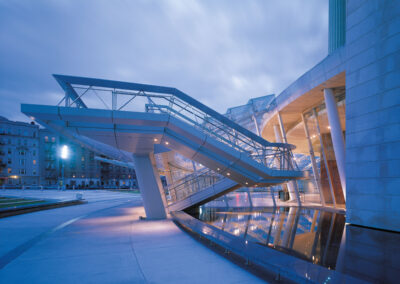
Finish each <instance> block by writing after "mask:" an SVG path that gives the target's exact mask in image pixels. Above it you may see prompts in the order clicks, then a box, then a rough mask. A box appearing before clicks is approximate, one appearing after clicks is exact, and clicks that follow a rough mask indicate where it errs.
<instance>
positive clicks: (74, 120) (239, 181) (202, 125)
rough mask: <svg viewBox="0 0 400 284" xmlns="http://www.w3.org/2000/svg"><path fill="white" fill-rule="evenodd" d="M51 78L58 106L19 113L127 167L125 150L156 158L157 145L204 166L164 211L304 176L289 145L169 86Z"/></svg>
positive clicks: (172, 187)
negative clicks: (61, 94)
mask: <svg viewBox="0 0 400 284" xmlns="http://www.w3.org/2000/svg"><path fill="white" fill-rule="evenodd" d="M54 77H55V78H56V80H57V81H58V82H59V84H60V85H61V86H62V88H63V89H64V91H65V96H64V98H63V99H62V100H61V101H60V103H59V104H58V105H57V106H43V105H22V107H21V108H22V112H24V113H25V114H27V115H28V116H30V117H34V118H35V119H36V120H37V121H38V122H39V123H41V124H42V125H44V126H46V127H48V128H50V129H53V130H54V131H57V132H59V133H61V134H62V135H65V136H67V137H69V138H71V139H74V140H75V141H78V142H79V143H81V144H84V145H85V146H87V147H90V148H91V149H92V150H95V151H97V152H100V153H102V154H105V155H106V156H109V157H111V158H114V159H119V160H121V161H123V162H132V153H133V154H141V153H148V152H152V151H153V152H155V153H157V151H158V150H157V149H159V148H160V147H161V148H164V150H162V151H174V152H176V153H179V154H180V155H182V156H183V157H185V158H186V159H188V160H191V161H194V162H195V163H197V164H198V165H201V166H202V167H203V168H202V169H201V170H200V171H195V172H193V173H190V174H189V175H186V176H185V177H184V178H183V179H180V180H177V181H172V182H170V184H168V188H167V190H166V200H167V203H168V208H169V210H170V211H174V210H182V209H184V208H187V207H190V206H194V205H198V204H201V203H204V202H206V201H209V200H212V199H213V198H216V197H218V196H220V195H222V194H224V193H226V192H229V191H231V190H234V189H236V188H238V187H252V186H253V187H254V186H270V185H276V184H279V183H282V182H285V181H287V180H291V179H299V178H302V176H303V174H302V172H301V171H299V170H298V169H297V168H296V166H295V165H294V163H293V162H292V151H291V150H292V148H293V146H292V145H289V144H284V143H270V142H268V141H266V140H264V139H263V138H261V137H259V136H257V135H255V134H254V133H253V132H251V131H249V130H247V129H245V128H243V127H241V126H240V125H238V124H236V123H235V122H233V121H231V120H229V119H228V118H226V117H225V116H223V115H221V114H219V113H218V112H216V111H214V110H212V109H211V108H209V107H207V106H205V105H203V104H202V103H200V102H198V101H197V100H195V99H193V98H192V97H190V96H188V95H186V94H184V93H183V92H181V91H179V90H177V89H175V88H169V87H161V86H153V85H144V84H136V83H127V82H118V81H109V80H102V79H92V78H83V77H72V76H62V75H54ZM84 99H85V102H84V101H83V100H84ZM62 104H64V106H61V105H62ZM186 174H187V173H186Z"/></svg>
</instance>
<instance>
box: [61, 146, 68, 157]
mask: <svg viewBox="0 0 400 284" xmlns="http://www.w3.org/2000/svg"><path fill="white" fill-rule="evenodd" d="M68 156H69V149H68V146H67V145H64V146H62V147H61V159H64V160H65V159H68Z"/></svg>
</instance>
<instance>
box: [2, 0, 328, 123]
mask: <svg viewBox="0 0 400 284" xmlns="http://www.w3.org/2000/svg"><path fill="white" fill-rule="evenodd" d="M327 35H328V1H321V0H290V1H279V0H275V1H273V0H269V1H267V0H259V1H239V0H237V1H232V0H227V1H211V0H210V1H191V0H182V1H144V0H143V1H133V0H132V1H128V0H126V1H98V0H96V1H94V0H93V1H78V0H76V1H73V0H70V1H66V0H63V1H61V0H57V1H38V0H35V1H28V0H25V1H7V0H0V97H1V108H0V115H1V116H5V117H7V118H8V119H11V120H24V121H28V118H26V117H25V115H23V114H21V113H20V104H21V103H37V104H53V105H54V104H56V103H57V102H58V101H59V100H60V99H61V98H62V94H63V92H62V90H61V88H60V87H59V85H58V84H57V83H56V81H55V80H54V79H53V77H52V76H51V74H53V73H57V74H67V75H76V76H87V77H98V78H106V79H113V80H120V81H130V82H138V83H147V84H155V85H165V86H171V87H176V88H178V89H180V90H182V91H183V92H185V93H187V94H188V95H190V96H193V97H194V98H196V99H198V100H200V101H201V102H203V103H205V104H207V105H208V106H210V107H212V108H214V109H216V110H217V111H219V112H222V113H224V112H225V111H226V109H227V108H228V107H233V106H237V105H241V104H245V103H246V102H247V101H248V99H250V98H253V97H258V96H263V95H266V94H272V93H274V94H279V93H280V92H281V91H282V90H284V89H285V88H286V87H287V86H288V85H289V84H290V83H292V82H293V81H294V80H295V79H297V78H298V77H299V76H301V75H302V74H303V73H304V72H305V71H307V70H308V69H309V68H311V67H312V66H313V65H315V64H316V63H318V62H319V61H320V60H322V59H323V58H324V57H325V56H326V55H327Z"/></svg>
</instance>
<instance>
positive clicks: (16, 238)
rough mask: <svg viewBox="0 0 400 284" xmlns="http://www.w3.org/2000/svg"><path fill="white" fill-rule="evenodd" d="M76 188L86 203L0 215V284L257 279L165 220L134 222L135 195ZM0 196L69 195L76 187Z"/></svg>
mask: <svg viewBox="0 0 400 284" xmlns="http://www.w3.org/2000/svg"><path fill="white" fill-rule="evenodd" d="M82 193H83V195H84V198H85V199H86V200H88V203H87V204H84V205H77V206H70V207H64V208H58V209H52V210H44V211H39V212H35V213H30V214H24V215H19V216H14V217H9V218H4V219H0V283H259V282H260V283H261V282H263V281H261V280H259V279H258V278H257V277H255V276H254V275H252V274H250V273H249V272H247V271H245V270H243V269H242V268H240V267H238V266H236V265H235V264H233V263H232V262H230V261H229V260H227V259H225V258H223V257H222V256H220V255H218V254H216V253H215V252H213V251H212V250H209V249H208V248H207V247H204V246H203V245H202V244H200V243H198V242H197V241H196V240H194V239H192V238H191V237H190V236H189V235H187V234H186V233H185V232H182V231H181V230H180V229H179V228H178V227H177V226H176V225H175V224H174V223H173V222H172V221H171V220H169V219H167V220H162V221H142V220H139V216H144V209H143V207H142V206H141V203H142V201H141V197H140V195H139V194H133V193H123V192H122V193H121V192H108V191H82ZM0 194H1V195H14V196H23V197H37V198H54V199H57V198H59V199H62V200H68V198H73V197H74V195H75V194H76V192H72V191H64V192H59V191H33V190H32V191H31V190H25V191H21V190H19V191H13V190H7V191H4V190H2V191H1V192H0Z"/></svg>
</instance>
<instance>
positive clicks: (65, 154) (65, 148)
mask: <svg viewBox="0 0 400 284" xmlns="http://www.w3.org/2000/svg"><path fill="white" fill-rule="evenodd" d="M60 156H61V177H62V187H61V188H62V189H65V183H64V160H66V159H68V156H69V148H68V146H67V145H63V146H62V147H61V152H60Z"/></svg>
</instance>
